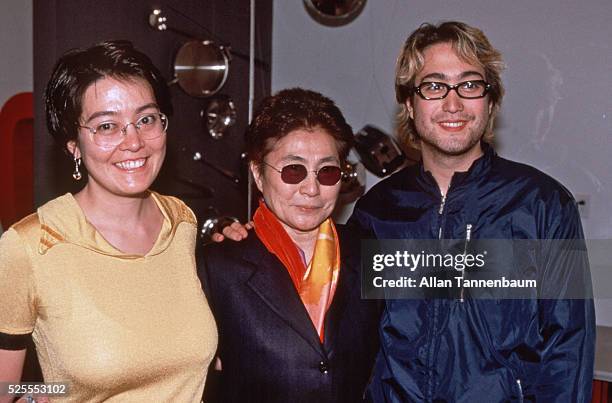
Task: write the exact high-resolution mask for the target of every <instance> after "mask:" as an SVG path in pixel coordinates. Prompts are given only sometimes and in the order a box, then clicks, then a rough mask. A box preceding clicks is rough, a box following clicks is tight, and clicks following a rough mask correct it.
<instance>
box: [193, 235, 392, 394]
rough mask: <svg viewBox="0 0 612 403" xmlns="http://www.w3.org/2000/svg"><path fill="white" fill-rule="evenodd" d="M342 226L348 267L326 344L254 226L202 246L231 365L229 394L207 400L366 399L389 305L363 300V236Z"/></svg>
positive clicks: (202, 263) (224, 390)
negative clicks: (236, 237)
mask: <svg viewBox="0 0 612 403" xmlns="http://www.w3.org/2000/svg"><path fill="white" fill-rule="evenodd" d="M338 232H339V236H340V250H341V262H342V266H341V268H340V278H339V279H338V285H337V288H336V292H335V294H334V300H333V301H332V305H331V306H330V308H329V311H328V313H327V317H326V320H325V326H324V331H325V338H324V343H323V344H321V342H320V340H319V336H318V334H317V332H316V329H315V327H314V325H313V324H312V322H311V320H310V317H309V316H308V313H307V311H306V308H305V307H304V305H303V304H302V301H301V300H300V297H299V295H298V293H297V291H296V290H295V287H294V286H293V283H292V281H291V278H290V276H289V273H288V272H287V269H285V267H284V266H283V265H282V263H281V262H280V261H279V260H278V259H277V258H276V256H274V255H273V254H271V253H270V252H268V250H267V249H266V247H265V246H264V245H263V244H262V243H261V241H260V240H259V238H258V237H257V235H256V234H255V232H254V231H251V232H250V234H249V236H248V238H247V239H245V240H243V241H241V242H233V241H225V242H223V243H222V244H215V245H209V246H207V247H205V248H203V250H200V251H199V252H198V275H199V276H200V279H201V281H202V284H203V286H204V290H205V292H206V295H207V297H208V300H209V304H210V306H211V308H212V311H213V314H214V316H215V319H216V321H217V326H218V328H219V350H218V355H219V356H220V358H221V361H222V364H223V371H222V372H221V374H220V375H219V376H220V380H218V381H219V382H220V384H219V388H220V390H219V391H218V392H220V396H221V397H219V396H216V397H214V399H215V400H211V397H210V396H205V401H206V402H207V403H208V402H212V403H216V402H262V403H264V402H265V403H274V402H279V403H280V402H282V403H287V402H291V403H299V402H304V403H326V402H330V403H331V402H342V403H344V402H347V403H354V402H359V401H361V400H362V396H363V391H364V389H365V387H366V384H367V382H368V379H369V377H370V374H371V370H372V367H373V363H374V358H375V355H376V352H377V351H378V323H379V318H380V306H381V304H380V303H379V302H378V301H368V300H362V299H361V297H360V273H359V271H358V269H359V267H360V262H359V249H358V248H359V240H355V239H350V238H348V237H347V235H348V234H346V233H345V231H343V229H342V228H341V226H338ZM355 248H357V249H355ZM211 372H214V371H211ZM209 375H210V378H209V379H211V380H213V379H214V378H215V374H214V373H210V372H209ZM207 390H210V389H209V387H208V385H207Z"/></svg>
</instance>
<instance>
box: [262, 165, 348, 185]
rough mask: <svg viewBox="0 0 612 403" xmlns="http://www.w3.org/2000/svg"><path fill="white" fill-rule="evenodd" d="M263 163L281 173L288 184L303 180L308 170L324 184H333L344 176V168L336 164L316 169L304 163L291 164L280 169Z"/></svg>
mask: <svg viewBox="0 0 612 403" xmlns="http://www.w3.org/2000/svg"><path fill="white" fill-rule="evenodd" d="M263 163H264V164H265V165H267V166H269V167H270V168H272V169H273V170H275V171H276V172H278V173H279V174H281V179H282V181H283V182H285V183H286V184H288V185H296V184H298V183H300V182H302V181H303V180H304V179H306V177H307V176H308V172H313V173H314V174H315V176H316V178H317V181H319V183H320V184H321V185H323V186H333V185H335V184H336V183H338V181H340V179H341V178H342V170H341V169H340V167H337V166H335V165H325V166H323V167H321V168H319V169H317V170H316V171H308V168H306V166H304V165H302V164H289V165H285V166H284V167H282V168H281V169H278V168H276V167H274V166H272V165H270V164H268V163H267V162H265V161H264V162H263Z"/></svg>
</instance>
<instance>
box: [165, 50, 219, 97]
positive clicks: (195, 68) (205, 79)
mask: <svg viewBox="0 0 612 403" xmlns="http://www.w3.org/2000/svg"><path fill="white" fill-rule="evenodd" d="M229 62H230V54H229V49H228V48H227V47H224V46H220V45H216V44H215V43H214V42H212V41H196V40H193V41H188V42H186V43H184V44H183V46H181V48H180V49H179V51H178V53H177V55H176V58H175V62H174V76H175V81H177V82H178V84H179V86H180V87H181V88H182V89H183V90H184V91H185V92H186V93H187V94H189V95H191V96H194V97H208V96H210V95H213V94H215V93H216V92H218V91H219V90H220V89H221V87H223V84H225V81H226V80H227V76H228V73H229Z"/></svg>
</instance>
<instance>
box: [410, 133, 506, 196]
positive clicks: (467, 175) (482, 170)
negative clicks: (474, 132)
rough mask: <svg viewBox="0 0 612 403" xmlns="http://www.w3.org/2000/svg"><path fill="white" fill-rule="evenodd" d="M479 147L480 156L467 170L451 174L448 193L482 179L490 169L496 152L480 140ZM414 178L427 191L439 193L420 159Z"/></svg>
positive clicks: (434, 181)
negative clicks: (480, 149)
mask: <svg viewBox="0 0 612 403" xmlns="http://www.w3.org/2000/svg"><path fill="white" fill-rule="evenodd" d="M480 147H481V148H482V153H483V154H482V156H480V157H479V158H478V159H476V160H475V161H474V162H473V163H472V165H471V166H470V168H469V169H468V170H467V171H465V172H455V173H454V174H453V178H452V179H451V183H450V187H449V193H450V191H451V190H456V189H457V188H461V187H464V186H466V185H469V184H470V183H473V182H475V181H478V180H480V179H482V178H483V177H484V176H485V175H486V174H487V172H488V171H489V170H490V168H491V164H492V162H493V159H494V158H495V157H496V156H497V154H496V153H495V150H494V149H493V147H491V146H490V145H489V144H488V143H485V142H484V141H481V142H480ZM416 180H417V183H418V184H419V185H420V186H421V187H422V188H423V189H424V190H425V191H427V192H428V193H432V194H435V195H439V194H440V190H439V189H438V184H437V183H436V180H435V179H434V177H433V175H432V174H431V172H429V171H426V170H425V167H424V166H423V162H422V161H421V162H420V163H419V165H418V175H417V178H416Z"/></svg>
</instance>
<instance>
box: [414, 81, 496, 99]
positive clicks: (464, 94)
mask: <svg viewBox="0 0 612 403" xmlns="http://www.w3.org/2000/svg"><path fill="white" fill-rule="evenodd" d="M490 89H491V84H489V83H487V82H486V81H484V80H468V81H462V82H460V83H457V84H454V85H450V84H446V83H441V82H437V81H425V82H422V83H421V84H419V85H418V86H416V87H413V88H412V89H411V91H412V92H413V93H416V94H418V95H419V96H420V97H421V98H423V99H425V100H428V101H429V100H436V99H444V98H446V96H447V95H448V93H449V92H451V91H452V90H454V91H455V92H456V93H457V95H459V97H461V98H465V99H478V98H483V97H484V96H485V95H487V93H488V92H489V90H490Z"/></svg>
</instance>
